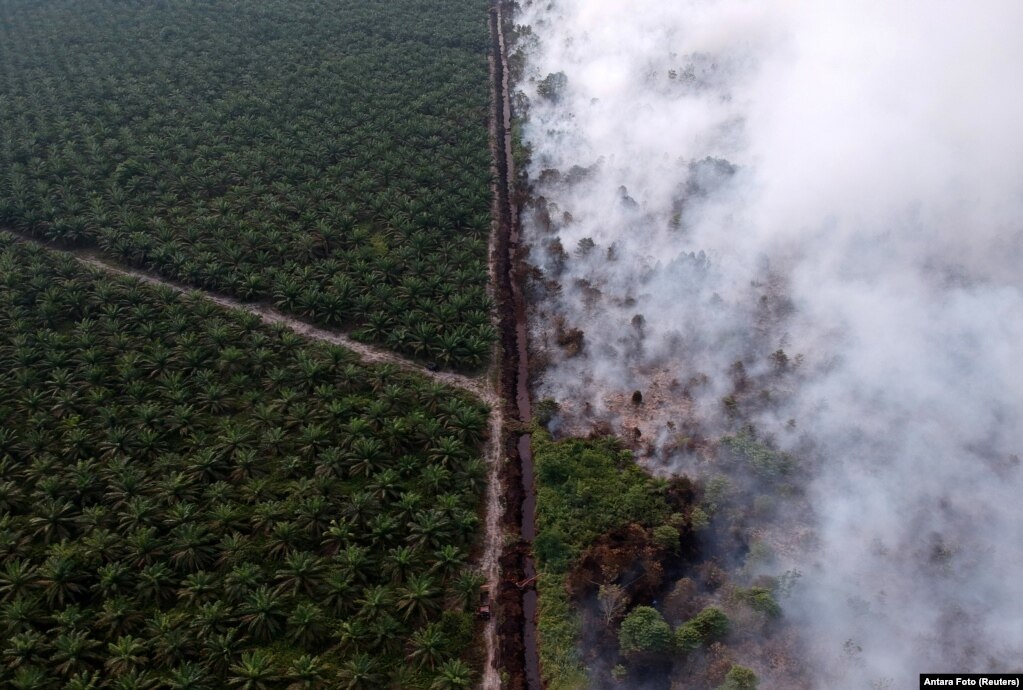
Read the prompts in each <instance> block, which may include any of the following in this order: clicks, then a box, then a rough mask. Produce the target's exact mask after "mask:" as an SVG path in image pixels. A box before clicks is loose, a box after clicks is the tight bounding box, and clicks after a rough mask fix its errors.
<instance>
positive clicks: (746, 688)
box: [717, 666, 760, 690]
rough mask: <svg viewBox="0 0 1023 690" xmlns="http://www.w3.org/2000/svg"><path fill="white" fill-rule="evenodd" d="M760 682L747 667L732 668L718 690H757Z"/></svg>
mask: <svg viewBox="0 0 1023 690" xmlns="http://www.w3.org/2000/svg"><path fill="white" fill-rule="evenodd" d="M759 684H760V681H759V680H758V679H757V674H755V673H754V672H753V671H751V670H750V669H748V668H746V667H745V666H732V668H730V669H728V674H727V675H726V676H725V682H724V683H722V684H721V685H719V686H718V687H717V690H757V686H758V685H759Z"/></svg>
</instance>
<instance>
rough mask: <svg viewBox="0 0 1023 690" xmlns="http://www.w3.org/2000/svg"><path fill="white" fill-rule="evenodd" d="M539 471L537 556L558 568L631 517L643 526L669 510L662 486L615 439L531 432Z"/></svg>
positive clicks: (554, 569)
mask: <svg viewBox="0 0 1023 690" xmlns="http://www.w3.org/2000/svg"><path fill="white" fill-rule="evenodd" d="M533 459H534V462H535V464H536V474H537V529H538V531H539V533H538V535H537V540H536V545H537V546H536V551H537V559H538V561H539V562H540V565H541V566H543V567H545V568H547V569H549V570H551V571H552V572H562V571H564V570H565V568H566V567H567V566H568V565H569V564H570V562H571V559H572V558H574V557H575V556H576V555H578V553H579V552H580V551H581V550H582V549H583V548H585V547H586V546H588V545H589V544H592V543H593V541H594V540H595V539H596V538H597V537H598V536H600V535H601V534H603V533H605V532H607V531H609V530H611V529H614V528H617V527H622V526H624V525H627V524H630V523H638V524H641V525H644V526H647V527H651V526H653V525H658V524H661V523H663V522H665V521H666V520H667V519H668V515H669V514H670V512H671V511H670V509H669V507H668V504H667V501H666V500H665V498H664V493H663V487H662V486H660V485H658V484H657V483H656V482H655V481H654V480H653V479H651V478H650V476H649V475H647V474H646V473H644V472H643V470H641V469H640V468H639V467H637V466H636V464H635V463H634V462H633V461H632V457H631V454H630V453H629V452H628V451H624V450H622V449H621V448H620V446H619V445H618V442H617V441H616V440H614V439H610V438H609V439H596V440H593V439H590V440H584V439H571V438H570V439H564V440H560V441H554V440H553V439H551V436H550V434H548V433H547V432H546V431H544V430H543V429H539V428H537V429H535V430H534V433H533Z"/></svg>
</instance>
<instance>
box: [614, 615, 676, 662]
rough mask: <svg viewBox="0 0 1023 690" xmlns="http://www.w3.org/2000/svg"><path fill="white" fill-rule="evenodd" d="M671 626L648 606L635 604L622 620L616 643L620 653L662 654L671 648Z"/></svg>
mask: <svg viewBox="0 0 1023 690" xmlns="http://www.w3.org/2000/svg"><path fill="white" fill-rule="evenodd" d="M671 638H672V636H671V627H670V626H669V625H668V623H667V622H666V621H665V620H664V618H663V617H662V616H661V614H660V613H659V612H658V611H657V610H656V609H654V608H651V607H649V606H637V607H636V608H634V609H633V610H632V611H630V612H629V615H627V616H626V617H625V620H623V621H622V627H621V629H620V630H619V631H618V645H619V648H620V649H621V652H622V654H626V655H629V654H663V653H665V652H667V651H668V650H669V649H670V648H671V643H672V639H671Z"/></svg>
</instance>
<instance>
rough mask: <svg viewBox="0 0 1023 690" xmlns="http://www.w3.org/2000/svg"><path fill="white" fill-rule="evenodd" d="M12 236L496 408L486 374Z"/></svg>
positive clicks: (91, 254) (92, 255)
mask: <svg viewBox="0 0 1023 690" xmlns="http://www.w3.org/2000/svg"><path fill="white" fill-rule="evenodd" d="M11 234H13V235H14V236H15V237H18V238H19V239H20V240H21V241H22V242H28V243H31V244H36V245H39V246H42V247H47V248H49V249H53V250H55V251H62V252H64V253H66V254H70V255H71V256H73V257H75V258H76V259H78V260H79V261H81V262H82V263H84V264H88V265H89V266H92V267H94V268H98V269H100V270H102V271H105V272H107V273H113V274H116V275H121V276H126V277H129V278H134V279H136V280H139V281H141V282H143V283H148V284H150V285H160V286H162V287H166V288H170V289H171V290H174V291H175V292H179V293H181V294H197V295H200V296H202V297H203V298H204V299H208V300H209V301H211V302H213V303H215V304H219V305H220V306H222V307H226V308H227V309H239V310H241V311H246V312H248V313H250V314H255V315H256V316H258V317H259V318H260V319H262V320H263V323H267V324H278V323H279V324H284V325H285V326H287V327H288V328H290V329H291V330H293V331H295V332H296V333H298V334H299V335H302V336H304V337H306V338H309V339H310V340H320V341H323V342H327V343H332V344H334V345H340V346H342V347H344V348H347V349H349V350H351V351H352V352H354V353H355V354H357V355H359V358H360V359H361V360H362V361H363V362H365V363H367V364H384V363H386V364H391V365H394V366H397V367H400V368H401V369H404V370H405V371H410V372H413V373H416V374H418V375H420V376H425V377H426V378H430V379H433V380H435V381H439V382H441V383H444V384H446V385H448V386H451V387H453V388H458V389H461V390H463V391H466V392H468V393H471V394H472V395H475V396H476V397H477V398H479V399H480V400H482V401H483V402H485V403H486V404H487V405H490V406H491V407H495V406H497V402H498V399H497V395H496V393H495V392H494V391H493V390H492V387H491V386H490V385H489V383H488V377H487V376H485V375H484V376H481V377H478V378H474V377H471V376H465V375H464V374H457V373H455V372H451V371H431V370H430V369H427V368H426V367H425V366H423V365H421V364H417V363H416V362H413V361H410V360H408V359H405V358H404V357H400V356H398V355H396V354H394V353H393V352H390V351H388V350H384V349H383V348H380V347H376V346H374V345H367V344H366V343H362V342H359V341H357V340H353V339H352V338H351V337H349V336H347V335H345V334H344V333H342V332H341V331H335V330H331V329H326V328H320V327H319V326H314V325H313V324H311V323H308V322H306V321H302V320H301V319H297V318H295V317H293V316H288V315H287V314H283V313H281V312H279V311H278V310H276V309H274V308H273V307H270V306H267V305H264V304H256V303H249V302H242V301H240V300H237V299H234V298H232V297H225V296H223V295H217V294H213V293H211V292H207V291H205V290H198V289H196V288H193V287H189V286H186V285H181V284H179V283H176V282H174V281H170V280H167V279H166V278H161V277H159V276H157V275H154V274H152V273H149V272H147V271H141V270H138V269H134V268H126V267H124V266H119V265H117V264H115V263H113V262H111V261H109V260H107V259H105V258H103V257H102V256H100V255H99V254H98V253H97V252H95V251H94V250H91V249H67V248H63V247H51V246H50V245H47V244H46V243H44V242H40V241H38V240H35V239H33V238H31V237H26V236H24V235H21V234H19V233H13V232H12V233H11Z"/></svg>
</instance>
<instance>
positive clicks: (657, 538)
mask: <svg viewBox="0 0 1023 690" xmlns="http://www.w3.org/2000/svg"><path fill="white" fill-rule="evenodd" d="M651 534H652V536H653V540H654V543H655V544H657V546H659V547H660V548H662V549H664V550H666V551H671V552H672V553H676V552H678V549H679V542H680V540H681V539H682V535H681V534H680V533H679V531H678V529H676V528H675V527H672V526H671V525H658V526H657V527H654V529H653V530H652V532H651Z"/></svg>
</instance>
